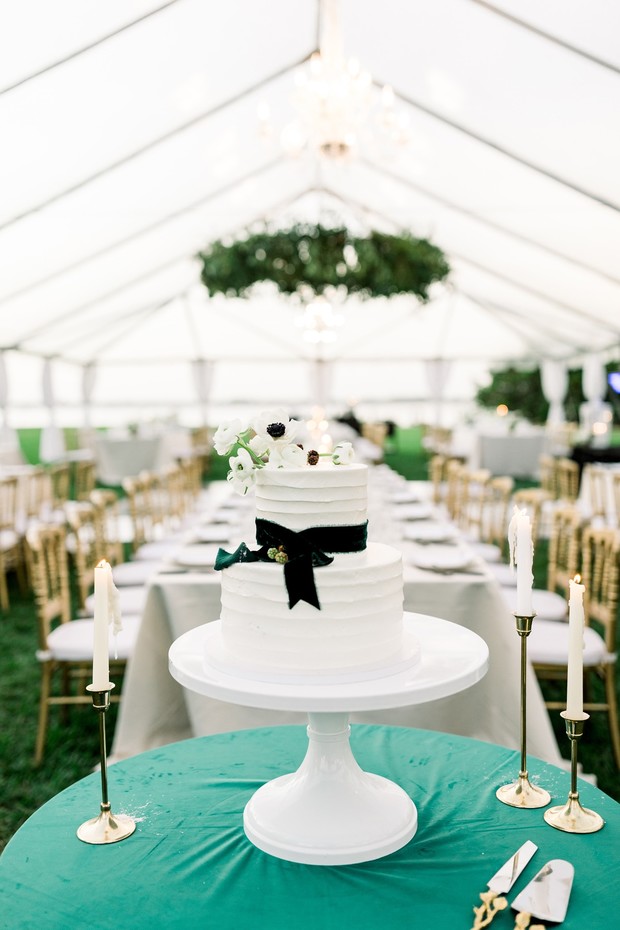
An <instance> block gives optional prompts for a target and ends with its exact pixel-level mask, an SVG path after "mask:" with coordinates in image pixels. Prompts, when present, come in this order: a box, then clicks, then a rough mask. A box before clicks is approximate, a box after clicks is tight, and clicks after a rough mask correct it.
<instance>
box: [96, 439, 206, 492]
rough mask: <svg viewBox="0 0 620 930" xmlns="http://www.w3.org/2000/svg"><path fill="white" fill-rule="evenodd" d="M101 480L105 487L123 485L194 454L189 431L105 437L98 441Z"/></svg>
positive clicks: (98, 469) (97, 450)
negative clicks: (127, 479) (144, 473)
mask: <svg viewBox="0 0 620 930" xmlns="http://www.w3.org/2000/svg"><path fill="white" fill-rule="evenodd" d="M94 451H95V460H96V463H97V478H98V480H99V481H100V482H101V483H102V484H110V485H120V484H122V482H123V479H124V478H129V477H132V476H134V475H138V474H140V472H141V471H160V470H161V469H163V468H165V467H166V466H167V465H171V464H172V463H173V462H174V461H175V459H176V458H177V457H181V456H183V455H187V454H188V453H189V452H191V437H190V434H189V432H187V431H186V430H173V431H170V432H162V433H159V434H156V435H151V436H149V435H146V436H123V435H114V434H104V435H101V436H97V437H96V438H95V440H94Z"/></svg>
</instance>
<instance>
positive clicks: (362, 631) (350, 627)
mask: <svg viewBox="0 0 620 930" xmlns="http://www.w3.org/2000/svg"><path fill="white" fill-rule="evenodd" d="M314 580H315V584H316V588H317V592H318V596H319V603H320V605H321V609H320V610H317V609H316V608H315V607H313V606H311V605H310V604H307V603H305V602H304V601H300V602H299V603H297V604H296V605H295V606H294V607H293V608H289V606H288V593H287V590H286V586H285V584H284V571H283V566H281V565H278V564H276V563H272V562H245V563H240V564H237V565H231V567H230V568H227V569H225V570H224V571H223V572H222V615H221V616H222V639H223V646H224V648H225V650H226V652H227V653H228V655H229V657H230V659H231V662H232V663H233V664H235V665H238V666H240V667H244V668H252V667H253V668H256V669H260V670H262V671H266V672H268V671H274V672H277V671H278V670H286V671H300V672H305V673H308V672H313V671H318V672H320V671H327V670H332V669H351V668H355V667H358V666H361V667H363V666H366V665H372V664H375V663H377V662H386V663H387V662H388V661H389V659H390V658H391V657H392V656H394V655H396V654H397V653H398V650H399V647H400V644H401V639H402V617H403V580H402V561H401V555H400V553H399V552H398V551H397V550H396V549H393V548H392V547H391V546H385V545H383V544H381V543H371V544H370V545H369V546H368V547H367V548H366V549H365V550H364V551H363V552H351V553H342V554H339V555H336V556H335V557H334V561H333V562H332V564H331V565H326V566H323V567H321V568H315V569H314Z"/></svg>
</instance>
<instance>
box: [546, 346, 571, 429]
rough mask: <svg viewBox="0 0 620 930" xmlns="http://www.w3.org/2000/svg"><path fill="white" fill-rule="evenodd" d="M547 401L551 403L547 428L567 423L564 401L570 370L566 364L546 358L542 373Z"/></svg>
mask: <svg viewBox="0 0 620 930" xmlns="http://www.w3.org/2000/svg"><path fill="white" fill-rule="evenodd" d="M540 377H541V383H542V389H543V394H544V395H545V400H547V401H548V402H549V413H548V414H547V426H558V425H560V424H562V423H564V422H566V415H565V413H564V400H565V398H566V392H567V390H568V369H567V367H566V363H565V362H560V361H557V360H556V359H551V358H546V359H545V360H544V361H543V363H542V367H541V371H540Z"/></svg>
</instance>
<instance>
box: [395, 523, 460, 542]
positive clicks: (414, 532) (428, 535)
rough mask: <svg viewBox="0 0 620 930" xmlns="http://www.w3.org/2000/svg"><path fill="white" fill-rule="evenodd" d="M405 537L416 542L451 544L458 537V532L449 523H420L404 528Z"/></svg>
mask: <svg viewBox="0 0 620 930" xmlns="http://www.w3.org/2000/svg"><path fill="white" fill-rule="evenodd" d="M403 537H404V538H405V539H412V540H413V541H414V542H428V543H432V542H438V543H439V542H450V541H452V540H454V539H456V537H457V531H456V530H455V529H454V527H453V526H450V524H449V523H432V522H429V523H420V524H415V523H414V524H412V525H411V526H404V527H403Z"/></svg>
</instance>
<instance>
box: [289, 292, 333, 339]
mask: <svg viewBox="0 0 620 930" xmlns="http://www.w3.org/2000/svg"><path fill="white" fill-rule="evenodd" d="M296 323H297V325H298V326H299V327H300V328H301V329H302V330H303V338H304V341H305V342H309V343H312V344H314V345H317V346H318V345H321V344H326V343H328V342H335V341H336V339H337V336H338V334H337V331H336V330H337V329H338V327H339V326H342V324H343V323H344V317H343V316H342V314H341V313H338V312H337V311H336V310H335V309H334V307H333V306H332V304H331V303H330V302H329V301H328V300H326V298H325V297H323V296H319V297H315V298H314V300H312V301H310V303H308V304H306V306H305V307H304V309H303V311H302V313H301V314H300V316H299V317H298V319H297V320H296Z"/></svg>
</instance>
